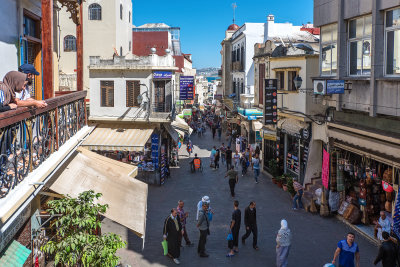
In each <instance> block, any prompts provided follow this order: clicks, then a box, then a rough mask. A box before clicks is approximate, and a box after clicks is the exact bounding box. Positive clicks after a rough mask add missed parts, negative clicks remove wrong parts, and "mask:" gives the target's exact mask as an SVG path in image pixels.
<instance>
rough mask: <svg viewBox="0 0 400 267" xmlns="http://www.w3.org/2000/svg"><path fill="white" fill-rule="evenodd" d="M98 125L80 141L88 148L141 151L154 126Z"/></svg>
mask: <svg viewBox="0 0 400 267" xmlns="http://www.w3.org/2000/svg"><path fill="white" fill-rule="evenodd" d="M135 126H136V127H137V128H133V126H126V125H123V126H121V124H119V125H109V126H108V125H99V126H98V127H97V128H96V129H95V130H94V131H93V132H92V133H91V134H90V136H89V137H88V138H87V139H86V140H85V141H84V142H83V143H82V146H83V147H86V148H87V149H89V150H104V151H115V150H121V151H142V150H143V149H144V146H145V144H146V142H147V141H148V140H149V138H150V136H151V134H152V133H153V131H154V126H137V125H135Z"/></svg>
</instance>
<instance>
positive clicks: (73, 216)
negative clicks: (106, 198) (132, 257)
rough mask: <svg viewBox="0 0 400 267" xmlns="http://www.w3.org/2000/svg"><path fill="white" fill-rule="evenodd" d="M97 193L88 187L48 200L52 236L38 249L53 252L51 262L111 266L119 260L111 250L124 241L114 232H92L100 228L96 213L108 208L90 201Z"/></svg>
mask: <svg viewBox="0 0 400 267" xmlns="http://www.w3.org/2000/svg"><path fill="white" fill-rule="evenodd" d="M101 196H102V194H101V193H97V194H96V193H94V191H93V190H90V191H85V192H82V193H80V194H79V196H78V198H71V197H70V196H67V197H66V198H63V199H58V200H52V201H49V203H48V205H49V209H48V210H47V212H48V213H49V214H51V215H55V216H56V217H55V218H56V219H55V220H54V221H52V223H51V226H53V227H55V228H56V235H55V236H54V237H53V238H51V240H50V241H49V242H47V243H46V244H45V245H44V246H42V247H41V250H42V251H44V252H45V253H47V254H51V255H54V257H55V265H57V264H59V263H60V264H62V265H64V266H82V265H83V266H107V267H114V266H116V265H117V264H118V263H119V257H117V256H116V255H115V253H116V252H117V250H118V249H120V248H123V247H125V246H126V242H124V241H122V239H121V237H120V236H118V235H116V234H114V233H108V234H105V235H96V234H95V233H96V230H97V229H100V228H101V221H100V218H99V214H104V213H105V212H106V210H107V208H108V205H101V204H96V203H94V202H97V201H96V200H97V199H99V198H100V197H101Z"/></svg>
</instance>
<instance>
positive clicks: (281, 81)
mask: <svg viewBox="0 0 400 267" xmlns="http://www.w3.org/2000/svg"><path fill="white" fill-rule="evenodd" d="M275 77H276V79H277V80H278V90H285V72H284V71H277V72H276V73H275Z"/></svg>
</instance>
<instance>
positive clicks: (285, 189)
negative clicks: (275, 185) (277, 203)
mask: <svg viewBox="0 0 400 267" xmlns="http://www.w3.org/2000/svg"><path fill="white" fill-rule="evenodd" d="M282 188H283V191H285V192H286V191H287V185H285V184H284V185H282Z"/></svg>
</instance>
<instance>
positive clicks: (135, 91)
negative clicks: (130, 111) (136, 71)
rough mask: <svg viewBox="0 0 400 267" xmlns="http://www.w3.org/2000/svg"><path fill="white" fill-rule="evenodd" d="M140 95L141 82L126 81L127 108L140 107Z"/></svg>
mask: <svg viewBox="0 0 400 267" xmlns="http://www.w3.org/2000/svg"><path fill="white" fill-rule="evenodd" d="M139 95H140V82H139V81H126V106H127V107H138V106H139V103H138V101H137V97H138V96H139Z"/></svg>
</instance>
